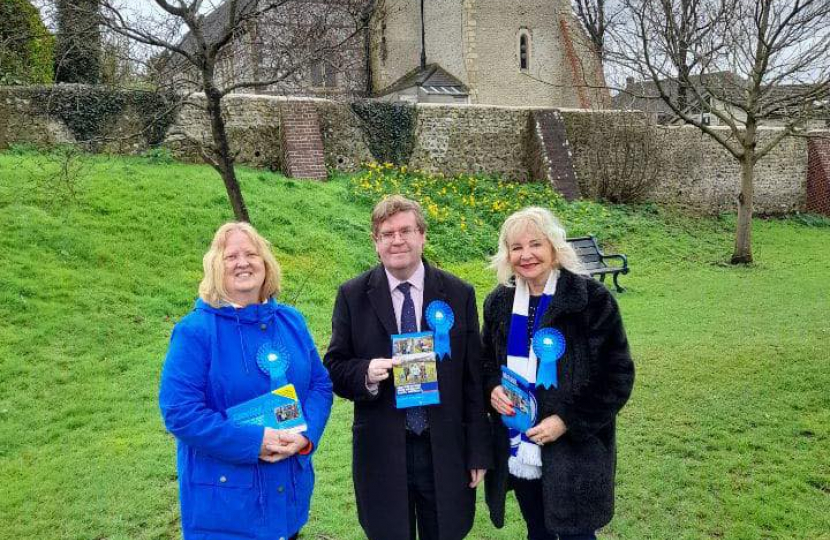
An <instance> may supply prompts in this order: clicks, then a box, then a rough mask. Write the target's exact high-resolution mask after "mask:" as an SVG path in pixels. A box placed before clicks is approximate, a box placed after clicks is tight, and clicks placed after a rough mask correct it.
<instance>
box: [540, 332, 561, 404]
mask: <svg viewBox="0 0 830 540" xmlns="http://www.w3.org/2000/svg"><path fill="white" fill-rule="evenodd" d="M533 353H534V354H535V355H536V358H537V360H538V361H539V368H538V370H537V372H536V387H537V388H538V387H540V386H543V387H545V388H546V389H549V388H550V387H551V386H553V387H554V388H558V387H559V381H558V380H557V375H556V364H557V362H558V360H559V359H560V358H562V355H563V354H565V336H563V335H562V332H560V331H559V330H557V329H555V328H540V329H539V330H538V331H537V332H536V333H535V334H533Z"/></svg>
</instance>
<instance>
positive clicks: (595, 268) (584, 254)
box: [568, 236, 628, 292]
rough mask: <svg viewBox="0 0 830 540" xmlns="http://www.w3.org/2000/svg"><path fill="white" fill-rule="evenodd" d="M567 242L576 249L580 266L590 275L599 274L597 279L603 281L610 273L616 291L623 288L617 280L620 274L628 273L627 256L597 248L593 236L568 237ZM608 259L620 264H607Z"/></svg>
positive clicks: (620, 290)
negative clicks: (606, 252) (607, 252)
mask: <svg viewBox="0 0 830 540" xmlns="http://www.w3.org/2000/svg"><path fill="white" fill-rule="evenodd" d="M568 243H569V244H570V245H571V247H573V248H574V251H576V254H577V255H578V256H579V259H580V261H581V262H582V266H583V267H584V268H585V270H587V271H588V272H589V273H590V274H591V276H594V277H595V276H599V280H600V281H601V282H603V283H605V276H606V275H608V274H612V275H613V277H614V286H615V287H616V288H617V292H623V291H624V290H625V289H623V288H622V287H620V284H619V283H618V282H617V278H618V276H619V275H620V274H627V273H628V258H627V257H626V256H625V255H618V254H616V253H612V254H608V255H606V254H605V253H603V252H602V250H601V249H599V244H597V239H596V238H594V237H593V236H582V237H579V238H568ZM608 259H615V260H618V261H621V265H619V266H618V265H614V266H609V265H607V264H606V263H605V261H606V260H608Z"/></svg>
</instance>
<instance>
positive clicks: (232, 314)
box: [195, 298, 279, 324]
mask: <svg viewBox="0 0 830 540" xmlns="http://www.w3.org/2000/svg"><path fill="white" fill-rule="evenodd" d="M195 309H196V311H205V312H207V313H213V314H214V315H217V316H219V317H224V318H226V319H231V320H233V321H236V322H238V323H241V324H258V323H263V322H268V321H270V320H271V319H273V318H274V315H275V314H276V313H277V311H278V310H279V305H278V304H277V301H276V300H274V299H273V298H269V299H268V301H267V302H265V303H262V304H251V305H248V306H245V307H243V308H236V307H233V306H222V307H213V306H211V305H210V304H208V303H207V302H205V301H204V300H202V299H201V298H199V299H197V300H196V306H195Z"/></svg>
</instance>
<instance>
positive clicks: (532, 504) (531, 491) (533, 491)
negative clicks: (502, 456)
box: [510, 475, 597, 540]
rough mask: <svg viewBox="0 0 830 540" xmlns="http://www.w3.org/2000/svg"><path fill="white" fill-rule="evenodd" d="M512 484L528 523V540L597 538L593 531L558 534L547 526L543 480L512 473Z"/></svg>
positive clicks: (523, 515) (590, 539)
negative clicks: (520, 476)
mask: <svg viewBox="0 0 830 540" xmlns="http://www.w3.org/2000/svg"><path fill="white" fill-rule="evenodd" d="M510 485H511V486H513V491H514V492H515V493H516V501H518V503H519V510H521V511H522V517H523V518H524V520H525V523H527V538H528V540H597V536H596V534H594V532H593V531H589V532H585V533H581V534H557V533H552V532H550V531H548V530H547V528H545V508H544V504H543V502H542V481H541V480H524V479H522V478H516V477H515V476H513V475H511V476H510Z"/></svg>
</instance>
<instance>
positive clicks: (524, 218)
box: [490, 206, 587, 287]
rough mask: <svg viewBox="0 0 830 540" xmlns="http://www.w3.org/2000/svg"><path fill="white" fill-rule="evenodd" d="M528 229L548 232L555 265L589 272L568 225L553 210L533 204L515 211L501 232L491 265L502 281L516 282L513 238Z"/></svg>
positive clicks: (509, 283)
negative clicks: (571, 239) (568, 233)
mask: <svg viewBox="0 0 830 540" xmlns="http://www.w3.org/2000/svg"><path fill="white" fill-rule="evenodd" d="M527 230H531V231H535V232H539V233H541V234H542V235H544V236H545V237H546V238H547V240H548V242H550V245H551V246H552V247H553V253H554V256H555V265H556V266H558V267H559V268H565V269H566V270H569V271H571V272H573V273H575V274H587V272H586V271H585V269H584V268H583V267H582V263H581V262H580V261H579V256H578V255H577V254H576V252H575V251H574V249H573V248H572V247H571V245H570V244H568V242H567V237H566V236H565V229H564V228H562V225H561V224H560V223H559V220H557V219H556V218H555V217H554V216H553V214H552V213H551V212H550V210H547V209H545V208H541V207H538V206H529V207H527V208H523V209H522V210H519V211H518V212H514V213H513V214H511V215H510V216H509V217H508V218H507V219H506V220H505V221H504V223H503V224H502V226H501V231H500V232H499V250H498V251H497V252H496V254H495V255H493V257H492V258H491V259H490V268H493V269H495V270H496V277H497V278H498V280H499V283H501V284H502V285H506V286H508V287H510V286H512V285H513V283H512V281H511V280H512V278H513V276H514V274H513V266H512V265H511V264H510V240H511V239H513V238H515V237H516V235H518V234H521V233H523V232H525V231H527Z"/></svg>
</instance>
